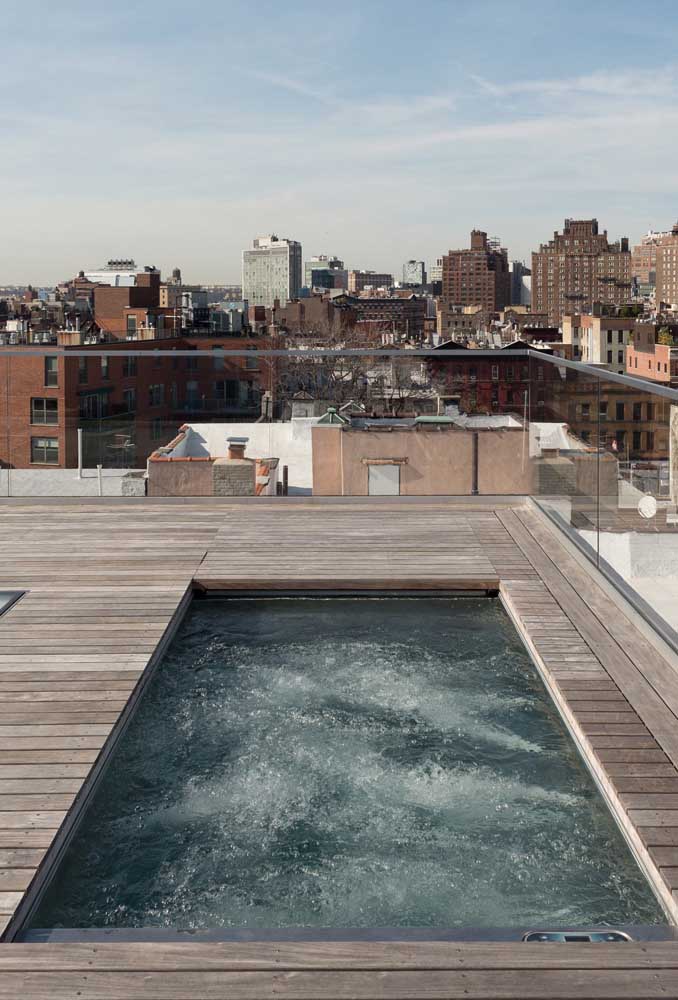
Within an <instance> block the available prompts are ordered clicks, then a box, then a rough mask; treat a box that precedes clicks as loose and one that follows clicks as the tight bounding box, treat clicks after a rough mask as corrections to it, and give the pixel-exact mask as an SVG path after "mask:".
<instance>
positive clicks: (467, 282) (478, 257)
mask: <svg viewBox="0 0 678 1000" xmlns="http://www.w3.org/2000/svg"><path fill="white" fill-rule="evenodd" d="M442 260H443V296H442V301H443V306H445V307H451V306H478V307H480V308H481V309H485V310H487V311H488V312H496V311H497V310H499V309H503V308H504V307H505V306H507V305H509V302H510V291H511V285H510V276H509V265H508V254H507V252H506V250H505V249H504V248H503V247H500V246H499V243H498V241H497V240H488V238H487V233H484V232H483V231H482V230H480V229H474V230H473V232H472V233H471V248H470V250H450V251H449V253H447V254H445V256H444V257H443V259H442Z"/></svg>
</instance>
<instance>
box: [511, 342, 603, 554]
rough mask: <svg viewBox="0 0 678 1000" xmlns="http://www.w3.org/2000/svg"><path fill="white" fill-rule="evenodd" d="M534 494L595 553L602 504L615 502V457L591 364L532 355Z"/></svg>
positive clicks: (531, 393)
mask: <svg viewBox="0 0 678 1000" xmlns="http://www.w3.org/2000/svg"><path fill="white" fill-rule="evenodd" d="M529 369H530V409H529V424H530V456H531V458H532V461H533V463H534V465H535V476H534V490H533V495H534V496H535V497H537V498H538V500H539V503H540V504H541V505H542V506H543V507H544V508H545V509H546V510H547V511H548V512H549V513H550V514H551V516H552V517H554V518H555V519H556V520H557V521H558V522H559V523H560V524H561V526H563V527H566V528H571V529H574V530H575V531H576V532H577V533H578V535H579V537H580V538H581V539H582V540H583V541H584V542H585V543H586V545H587V546H588V547H589V548H590V552H591V554H592V555H593V556H594V557H595V558H597V554H598V525H599V520H600V512H601V505H605V504H612V505H613V506H614V505H616V493H617V463H616V462H615V461H614V459H609V458H608V457H607V456H606V455H605V452H604V448H603V445H602V439H601V403H600V379H599V377H598V374H597V373H596V372H595V371H592V370H586V369H584V368H581V367H579V366H567V365H563V364H558V363H556V362H555V361H554V360H553V359H549V358H545V357H538V356H535V355H534V354H533V355H532V356H531V358H530V362H529Z"/></svg>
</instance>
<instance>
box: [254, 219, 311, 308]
mask: <svg viewBox="0 0 678 1000" xmlns="http://www.w3.org/2000/svg"><path fill="white" fill-rule="evenodd" d="M242 284H243V292H242V294H243V298H244V299H246V300H247V301H248V302H249V305H250V307H252V306H267V307H269V308H270V307H271V306H272V305H273V303H274V302H275V301H276V299H277V300H278V301H279V302H280V303H281V304H284V303H286V302H287V301H289V300H290V299H296V298H298V297H299V291H300V289H301V243H297V241H296V240H288V239H279V238H278V237H277V236H275V235H270V236H259V237H257V239H255V240H254V241H253V244H252V249H251V250H243V254H242Z"/></svg>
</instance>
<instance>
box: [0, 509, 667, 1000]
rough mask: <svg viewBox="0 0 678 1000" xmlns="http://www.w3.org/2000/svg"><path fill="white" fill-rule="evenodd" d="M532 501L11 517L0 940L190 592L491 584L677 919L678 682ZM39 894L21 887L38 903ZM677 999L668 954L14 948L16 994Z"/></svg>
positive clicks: (0, 799)
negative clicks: (13, 596) (12, 593)
mask: <svg viewBox="0 0 678 1000" xmlns="http://www.w3.org/2000/svg"><path fill="white" fill-rule="evenodd" d="M554 531H555V529H553V528H552V527H551V526H549V525H548V523H547V522H546V520H545V519H544V518H543V517H542V516H541V515H540V514H539V513H538V512H537V511H536V510H534V509H533V508H531V507H529V506H522V507H515V508H514V507H512V506H511V504H510V503H506V504H500V505H486V506H485V505H483V504H479V503H469V504H463V503H460V502H459V503H455V502H446V501H440V502H435V501H425V502H421V503H402V502H401V503H394V502H393V501H390V500H384V501H377V500H374V501H369V502H366V501H365V500H355V501H349V502H341V503H339V502H337V503H333V502H331V501H325V502H318V501H313V500H310V499H306V498H303V499H302V498H300V499H299V500H298V501H286V502H280V501H276V500H271V501H265V500H257V501H252V502H246V503H228V502H212V501H210V502H177V503H171V502H170V503H168V502H157V503H156V502H153V501H145V502H130V503H124V502H123V503H120V502H117V503H116V502H109V501H105V500H102V501H97V502H94V503H77V502H67V503H64V502H60V503H55V504H49V503H47V504H45V503H42V504H33V503H31V502H29V501H24V502H22V501H8V502H5V503H2V504H0V589H11V590H17V589H19V590H22V589H25V590H27V591H28V593H27V594H26V595H25V596H24V597H23V598H22V599H21V600H20V601H19V602H18V603H17V604H16V605H15V606H14V607H12V608H11V609H10V610H9V611H8V612H7V613H6V614H5V615H4V616H2V617H1V618H0V926H2V927H5V936H6V938H9V937H11V936H12V935H13V933H14V931H15V929H16V928H17V927H18V926H19V925H20V923H21V921H22V919H23V918H24V917H25V915H26V913H27V912H28V909H29V900H30V899H31V898H32V897H33V895H34V890H35V889H36V888H39V886H40V884H41V883H42V881H43V880H45V879H47V878H48V877H49V874H50V872H51V871H52V870H53V867H54V865H55V864H57V863H58V860H59V857H60V855H61V853H62V852H63V850H64V848H65V845H66V843H67V840H68V837H69V834H70V832H71V830H72V828H73V826H74V824H75V822H76V821H77V818H78V816H79V815H80V814H81V812H82V809H83V807H84V806H85V805H86V803H87V800H88V798H89V796H90V795H91V794H92V790H93V788H94V787H95V785H96V780H97V776H98V774H99V773H100V772H101V770H102V768H103V766H104V765H105V763H106V760H107V758H108V756H109V755H110V753H111V752H112V751H113V749H114V746H115V743H116V741H117V739H118V738H119V736H120V734H121V732H122V731H123V729H124V725H125V723H126V721H127V719H128V718H129V715H130V714H131V712H132V711H133V708H134V705H135V703H136V700H137V699H138V697H139V696H140V695H141V693H142V691H143V687H144V684H145V682H146V681H147V679H148V678H149V676H150V674H151V672H152V669H153V666H154V664H155V663H157V661H158V660H159V658H160V657H161V655H162V652H163V650H164V648H165V646H166V644H167V642H168V641H169V640H170V638H171V635H172V632H173V629H174V628H175V627H176V625H177V624H178V622H179V620H180V618H181V615H182V614H183V610H184V608H185V606H186V605H187V603H188V600H189V599H190V592H191V589H192V588H193V587H194V586H195V587H200V588H205V589H215V590H228V591H237V590H285V589H286V590H295V589H298V590H301V589H309V588H316V589H320V590H325V591H335V590H342V589H365V590H375V589H389V588H395V589H402V590H420V591H425V590H436V589H443V590H445V589H463V590H474V589H482V590H486V589H490V590H495V589H497V590H499V591H500V593H501V596H502V599H503V600H504V603H505V605H506V607H507V610H508V611H509V614H511V616H512V617H513V619H514V621H515V623H516V626H517V627H518V628H519V630H520V631H521V633H522V635H523V638H524V640H525V642H526V644H527V645H528V647H529V648H530V649H531V651H532V653H533V656H534V658H535V660H536V662H537V664H538V666H539V669H540V670H541V672H542V676H543V678H544V681H545V683H546V684H547V686H548V687H549V689H550V691H551V693H552V695H553V697H554V699H555V700H556V702H557V703H558V705H559V707H560V709H561V712H562V713H563V716H564V718H565V719H566V721H567V723H568V725H569V727H570V729H571V731H572V733H573V736H574V738H575V740H576V741H577V742H578V743H579V745H580V747H581V749H582V752H583V753H584V754H585V755H586V756H587V758H588V759H589V762H590V765H591V768H592V770H593V771H594V774H595V775H596V778H597V780H598V782H599V784H600V786H601V788H602V790H603V793H604V795H605V796H606V798H607V800H608V802H609V804H610V807H611V808H612V809H613V810H614V811H615V812H616V814H617V817H618V819H619V821H620V823H621V824H622V825H623V826H624V829H625V831H626V834H627V837H628V839H629V842H630V843H631V844H632V846H633V849H634V851H635V853H636V856H637V857H638V860H639V862H640V864H641V865H642V866H643V867H644V869H645V870H646V872H647V874H648V876H649V877H650V878H651V879H652V881H653V883H654V884H655V886H656V887H657V890H658V892H659V893H660V894H661V896H662V898H663V901H664V905H665V907H666V909H667V910H668V911H669V912H672V913H673V915H674V920H675V921H676V923H678V671H677V669H676V663H675V662H674V659H673V657H672V656H671V655H669V654H668V653H666V651H662V650H661V648H660V647H659V646H658V645H657V644H656V643H654V642H651V641H650V640H649V639H648V638H647V637H646V635H645V634H644V633H643V632H642V631H640V630H639V629H638V628H637V627H636V625H635V624H634V622H633V620H632V616H631V615H627V614H625V613H624V610H623V608H622V606H621V604H620V601H619V600H618V599H613V598H612V597H611V596H609V594H608V593H607V591H606V590H605V589H604V588H602V587H601V586H600V585H599V583H598V582H597V581H596V579H595V577H594V575H593V574H592V573H591V572H590V571H589V570H588V569H587V568H585V567H583V566H582V565H581V562H580V560H579V559H577V558H576V557H575V556H574V555H572V554H570V553H569V551H568V550H567V549H566V548H565V546H564V545H563V544H561V542H560V541H559V540H558V538H557V536H556V534H555V533H554ZM27 890H28V894H27ZM273 994H281V995H284V996H289V997H297V996H298V997H315V996H318V997H329V996H336V997H349V996H351V997H383V998H386V997H391V996H393V997H396V996H397V997H415V996H417V997H428V996H436V997H456V996H460V997H461V996H466V997H476V996H477V997H481V996H482V997H495V996H496V997H499V996H502V997H556V996H557V997H570V996H572V997H575V996H576V997H587V996H590V997H594V996H600V997H603V996H604V997H650V996H652V997H654V996H662V997H677V998H678V946H676V945H675V944H673V943H653V944H646V945H640V944H633V945H615V946H606V945H596V946H592V947H591V948H590V949H588V948H584V949H583V954H582V948H581V946H580V947H579V948H575V949H573V948H571V947H569V946H567V945H560V946H557V945H556V946H544V945H537V946H527V945H523V944H515V945H505V944H504V945H499V944H493V945H491V946H490V945H480V944H454V945H452V944H442V943H427V944H425V943H423V942H421V943H411V944H407V945H405V944H401V945H394V944H390V945H387V944H378V943H370V944H363V945H359V944H357V943H353V944H350V945H349V944H342V945H339V944H337V943H335V944H329V943H327V944H323V945H320V944H314V945H311V944H309V943H308V942H307V943H305V944H298V945H291V944H284V945H282V944H280V945H263V944H256V945H254V944H238V945H236V944H230V945H225V944H221V945H199V944H182V945H169V944H160V943H153V944H146V945H143V946H140V945H126V944H107V945H96V946H89V945H65V944H64V945H57V944H52V945H28V944H8V943H5V944H2V945H0V1000H2V998H3V997H12V998H14V997H16V998H19V997H26V998H31V1000H33V998H39V997H40V998H42V997H44V998H47V997H50V998H52V997H57V998H58V997H75V996H78V997H81V998H82V1000H88V998H90V1000H93V998H95V997H96V998H99V997H101V998H103V997H106V998H113V997H139V998H142V997H143V998H147V997H148V998H150V997H153V998H161V997H163V998H168V1000H169V998H175V997H176V998H179V997H182V998H188V997H190V998H194V1000H201V998H212V1000H214V998H221V997H240V996H242V997H255V996H270V995H273Z"/></svg>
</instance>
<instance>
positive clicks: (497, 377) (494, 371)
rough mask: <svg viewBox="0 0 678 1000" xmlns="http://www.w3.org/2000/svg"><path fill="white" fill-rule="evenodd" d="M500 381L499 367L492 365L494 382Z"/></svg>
mask: <svg viewBox="0 0 678 1000" xmlns="http://www.w3.org/2000/svg"><path fill="white" fill-rule="evenodd" d="M498 379H499V365H492V381H493V382H496V381H497V380H498Z"/></svg>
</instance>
